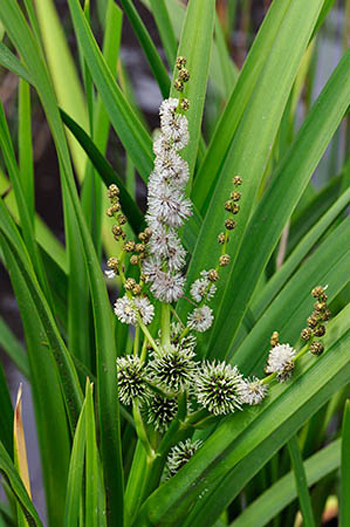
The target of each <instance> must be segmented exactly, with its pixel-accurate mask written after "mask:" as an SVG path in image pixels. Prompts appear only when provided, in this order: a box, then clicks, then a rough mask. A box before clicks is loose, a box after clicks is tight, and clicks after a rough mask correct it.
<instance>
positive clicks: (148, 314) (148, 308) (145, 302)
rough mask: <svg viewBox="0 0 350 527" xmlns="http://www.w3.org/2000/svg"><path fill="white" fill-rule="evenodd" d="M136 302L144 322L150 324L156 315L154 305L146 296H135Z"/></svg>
mask: <svg viewBox="0 0 350 527" xmlns="http://www.w3.org/2000/svg"><path fill="white" fill-rule="evenodd" d="M134 303H135V306H136V308H137V310H138V312H139V314H140V316H141V319H142V322H143V323H144V324H145V325H146V326H148V324H150V323H151V322H152V320H153V317H154V306H153V305H152V304H151V302H150V301H149V299H148V298H147V297H146V296H142V297H138V298H135V299H134Z"/></svg>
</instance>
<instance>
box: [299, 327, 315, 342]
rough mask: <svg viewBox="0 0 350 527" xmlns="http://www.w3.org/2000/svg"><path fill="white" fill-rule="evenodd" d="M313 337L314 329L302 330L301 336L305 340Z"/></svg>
mask: <svg viewBox="0 0 350 527" xmlns="http://www.w3.org/2000/svg"><path fill="white" fill-rule="evenodd" d="M311 337H312V329H311V328H304V329H303V330H302V332H301V338H302V339H303V340H306V341H307V340H310V339H311Z"/></svg>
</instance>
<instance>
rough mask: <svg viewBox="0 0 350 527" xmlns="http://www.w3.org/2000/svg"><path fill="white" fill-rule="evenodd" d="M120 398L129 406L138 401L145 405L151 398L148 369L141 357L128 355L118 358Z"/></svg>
mask: <svg viewBox="0 0 350 527" xmlns="http://www.w3.org/2000/svg"><path fill="white" fill-rule="evenodd" d="M117 372H118V396H119V399H120V401H121V402H122V403H124V404H126V405H129V404H131V403H132V401H133V400H135V399H137V400H138V401H139V402H141V403H144V402H145V400H146V399H147V398H148V397H149V394H150V392H149V388H148V386H147V382H146V380H147V372H146V368H144V367H143V366H142V365H141V362H140V359H139V357H133V356H131V355H127V356H126V357H118V358H117Z"/></svg>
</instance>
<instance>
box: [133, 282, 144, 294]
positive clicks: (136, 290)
mask: <svg viewBox="0 0 350 527" xmlns="http://www.w3.org/2000/svg"><path fill="white" fill-rule="evenodd" d="M132 292H133V294H134V295H135V296H139V295H141V293H142V287H141V286H140V284H136V285H135V286H134V287H133V289H132Z"/></svg>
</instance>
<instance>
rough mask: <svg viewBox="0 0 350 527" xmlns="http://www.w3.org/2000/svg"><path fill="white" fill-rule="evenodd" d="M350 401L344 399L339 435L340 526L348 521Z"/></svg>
mask: <svg viewBox="0 0 350 527" xmlns="http://www.w3.org/2000/svg"><path fill="white" fill-rule="evenodd" d="M349 444H350V401H346V403H345V408H344V417H343V428H342V437H341V467H340V511H339V519H340V523H339V525H340V527H346V526H347V525H349V521H350V501H349V500H350V463H349Z"/></svg>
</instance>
